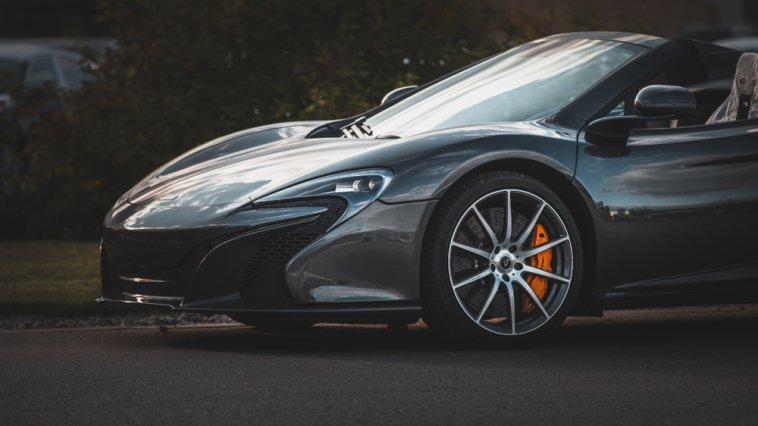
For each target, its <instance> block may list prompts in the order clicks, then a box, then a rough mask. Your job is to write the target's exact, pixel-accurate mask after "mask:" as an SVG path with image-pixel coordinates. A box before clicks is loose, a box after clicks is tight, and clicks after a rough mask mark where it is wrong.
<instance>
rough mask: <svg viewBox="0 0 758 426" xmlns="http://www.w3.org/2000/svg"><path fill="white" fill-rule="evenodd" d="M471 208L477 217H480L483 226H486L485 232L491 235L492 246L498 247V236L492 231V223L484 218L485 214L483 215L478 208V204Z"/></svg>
mask: <svg viewBox="0 0 758 426" xmlns="http://www.w3.org/2000/svg"><path fill="white" fill-rule="evenodd" d="M471 210H473V211H474V213H475V214H476V217H477V218H478V219H479V222H481V223H482V228H484V232H486V233H487V235H489V237H490V240H491V241H492V247H497V237H496V236H495V233H494V232H493V231H492V228H490V224H489V223H487V221H486V220H484V216H482V214H481V213H479V209H478V208H476V206H471Z"/></svg>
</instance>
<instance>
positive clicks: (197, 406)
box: [0, 306, 758, 425]
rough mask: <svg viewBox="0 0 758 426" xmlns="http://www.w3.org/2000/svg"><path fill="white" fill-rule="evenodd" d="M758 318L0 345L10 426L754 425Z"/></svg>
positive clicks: (31, 339) (696, 313)
mask: <svg viewBox="0 0 758 426" xmlns="http://www.w3.org/2000/svg"><path fill="white" fill-rule="evenodd" d="M757 337H758V308H756V307H752V306H748V307H747V308H744V307H743V309H740V308H735V307H732V308H729V309H727V310H723V309H713V308H688V309H684V310H683V309H673V310H660V311H640V312H618V313H612V314H606V317H605V318H603V319H602V320H601V319H570V320H569V322H568V323H567V325H565V326H564V327H562V328H561V330H560V331H559V333H558V334H557V335H556V336H555V338H554V339H553V341H552V343H551V344H550V345H547V346H544V347H540V348H536V349H528V350H514V351H478V350H461V349H455V348H450V347H446V346H444V345H441V344H440V343H439V342H437V341H436V340H435V339H433V337H432V335H431V333H430V332H429V331H428V330H427V329H426V328H424V327H423V326H417V327H412V328H411V329H410V330H408V331H407V332H406V333H401V334H392V333H389V332H388V331H387V330H386V329H384V328H381V327H346V326H321V327H318V328H316V329H315V330H314V331H312V332H309V333H306V334H301V335H273V334H264V333H257V332H254V331H253V330H252V329H249V328H244V327H206V328H197V327H195V328H172V329H168V331H167V332H160V331H158V330H157V328H138V329H100V330H94V329H89V330H60V331H54V330H51V331H27V332H13V331H9V332H0V423H1V424H8V425H13V424H45V423H55V424H91V423H95V424H138V423H142V424H158V423H161V424H179V423H183V424H186V423H194V424H197V423H204V424H227V423H245V424H268V423H278V424H313V423H316V424H360V425H363V424H396V423H409V424H482V423H484V424H500V425H526V424H609V423H632V424H646V425H647V424H656V425H657V424H751V425H755V424H758V339H757Z"/></svg>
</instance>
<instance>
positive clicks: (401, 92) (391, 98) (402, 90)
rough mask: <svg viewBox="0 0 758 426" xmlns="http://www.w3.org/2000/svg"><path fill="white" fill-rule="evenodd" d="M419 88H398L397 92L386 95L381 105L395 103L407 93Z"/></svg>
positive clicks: (393, 91) (392, 91)
mask: <svg viewBox="0 0 758 426" xmlns="http://www.w3.org/2000/svg"><path fill="white" fill-rule="evenodd" d="M417 87H418V86H405V87H398V88H397V89H395V90H391V91H390V92H389V93H387V94H386V95H384V97H383V98H382V103H381V105H384V104H386V103H387V102H391V101H394V100H395V99H397V98H399V97H401V96H403V95H405V94H406V93H408V92H410V91H411V90H416V88H417Z"/></svg>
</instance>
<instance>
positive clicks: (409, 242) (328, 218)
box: [99, 199, 435, 319]
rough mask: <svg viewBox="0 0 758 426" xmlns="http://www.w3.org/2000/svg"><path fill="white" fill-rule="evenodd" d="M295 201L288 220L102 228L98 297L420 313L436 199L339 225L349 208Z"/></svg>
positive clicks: (233, 307) (220, 306)
mask: <svg viewBox="0 0 758 426" xmlns="http://www.w3.org/2000/svg"><path fill="white" fill-rule="evenodd" d="M298 203H300V204H296V205H292V204H291V203H290V205H287V206H278V207H277V208H281V209H286V214H283V215H272V214H271V211H270V210H269V211H266V212H265V214H267V215H268V216H267V217H268V219H267V220H265V221H256V220H252V221H251V220H250V215H251V214H255V213H248V214H247V217H246V220H245V221H243V222H242V223H239V224H236V223H235V222H234V221H233V220H229V219H228V218H225V219H224V221H223V223H224V225H223V226H210V227H188V228H181V227H176V226H173V227H171V228H166V227H160V228H155V229H149V228H148V229H146V228H145V227H142V228H140V229H138V230H135V229H127V228H125V227H124V226H122V224H121V223H113V222H111V223H108V222H106V228H105V235H104V238H103V243H102V248H101V271H102V293H103V296H102V298H101V299H99V301H100V302H104V303H122V304H135V305H144V306H159V307H168V308H172V309H176V310H183V311H212V312H226V313H234V312H244V313H246V314H247V313H255V312H258V313H260V314H262V315H278V314H287V315H289V314H292V315H295V314H298V313H300V314H304V315H311V314H316V313H323V314H329V313H331V314H335V315H337V316H339V317H341V318H342V317H343V316H344V315H350V314H351V312H352V313H354V314H362V313H363V314H367V315H370V316H371V315H373V314H374V313H379V314H385V313H386V314H389V313H391V312H393V311H398V312H405V313H410V312H413V314H414V315H418V313H419V310H420V308H419V303H418V300H419V263H420V253H421V242H422V239H423V229H424V228H425V225H426V221H427V220H428V217H429V215H430V214H431V211H432V208H433V207H434V204H435V202H434V201H423V202H414V203H404V204H384V203H382V202H379V201H377V202H374V203H373V204H372V205H370V206H368V207H367V208H366V209H365V210H363V211H361V212H360V213H359V214H357V215H356V216H354V217H352V218H350V219H349V220H347V221H345V222H343V223H341V224H339V225H338V226H336V227H335V228H333V229H330V227H331V226H332V224H333V223H334V222H336V221H337V219H339V216H340V214H341V210H340V209H341V208H343V206H342V207H341V206H340V205H339V203H335V202H334V199H329V200H326V201H324V200H323V199H320V200H309V201H302V202H298ZM130 209H131V210H133V215H140V214H144V211H145V210H143V209H141V208H140V207H139V206H132V207H130ZM282 211H283V212H284V210H282ZM162 214H164V215H165V212H163V213H162ZM261 214H263V213H261ZM126 216H132V215H126ZM121 219H122V222H125V221H128V220H129V219H128V217H124V215H121ZM132 222H133V220H132ZM380 316H381V315H380ZM343 319H344V318H343Z"/></svg>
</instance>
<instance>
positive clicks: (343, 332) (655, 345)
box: [160, 310, 758, 356]
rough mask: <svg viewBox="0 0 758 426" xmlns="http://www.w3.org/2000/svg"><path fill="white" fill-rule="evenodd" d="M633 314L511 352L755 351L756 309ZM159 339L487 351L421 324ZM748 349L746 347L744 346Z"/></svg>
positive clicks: (573, 323) (335, 349) (340, 352)
mask: <svg viewBox="0 0 758 426" xmlns="http://www.w3.org/2000/svg"><path fill="white" fill-rule="evenodd" d="M658 316H659V315H657V314H655V313H653V314H651V315H646V314H644V313H641V314H632V315H631V316H630V317H628V318H627V317H624V316H620V317H613V318H610V319H609V318H603V319H578V318H577V319H572V318H570V319H569V320H568V321H567V323H566V324H564V325H563V326H562V327H561V328H560V329H558V330H557V331H556V333H555V334H554V335H553V336H551V337H550V338H549V339H548V341H547V342H545V343H544V344H542V345H539V346H536V347H532V348H528V349H522V350H517V351H512V352H528V353H531V354H535V353H540V352H544V351H548V353H556V352H562V353H566V352H571V351H582V352H583V351H589V350H591V351H594V352H597V351H600V352H607V353H612V352H617V351H624V350H625V349H631V348H634V349H635V350H639V348H641V347H643V348H649V349H650V350H656V351H672V350H676V351H682V353H686V352H687V351H691V350H698V351H702V348H703V347H704V346H706V345H707V346H709V347H713V348H730V349H732V350H737V351H743V352H745V351H748V352H751V353H755V352H758V341H757V339H756V338H755V337H756V334H757V333H758V332H757V331H756V330H758V310H755V311H750V312H744V311H743V312H740V311H737V312H734V313H732V314H730V313H724V312H720V311H713V312H705V313H702V312H701V313H698V314H693V315H688V314H686V313H685V314H677V315H663V316H660V318H659V317H658ZM166 334H167V335H172V336H171V337H172V338H170V339H168V341H167V340H165V339H161V340H160V341H162V342H163V343H161V344H166V343H168V344H169V345H171V346H174V347H176V348H182V349H193V350H203V351H214V352H228V353H237V354H288V355H298V354H300V355H314V354H321V355H329V356H353V355H367V354H376V355H386V354H407V355H411V354H414V353H429V352H439V353H450V352H459V353H475V352H491V351H480V350H479V349H475V348H474V349H472V348H464V347H461V346H456V345H453V344H450V343H449V342H445V341H443V340H441V339H439V338H437V336H436V335H435V334H434V333H432V332H431V331H430V330H429V329H428V328H427V327H426V326H424V325H423V324H417V325H414V326H411V327H410V328H409V329H408V330H405V331H400V332H391V331H388V329H387V328H386V327H383V326H345V325H331V324H328V325H317V326H315V327H313V328H311V329H309V330H307V331H304V332H299V333H267V332H262V331H257V330H255V329H253V328H249V327H234V328H228V329H219V330H213V329H206V330H200V331H192V332H183V331H171V330H170V331H169V332H168V333H166ZM748 349H749V350H748Z"/></svg>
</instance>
